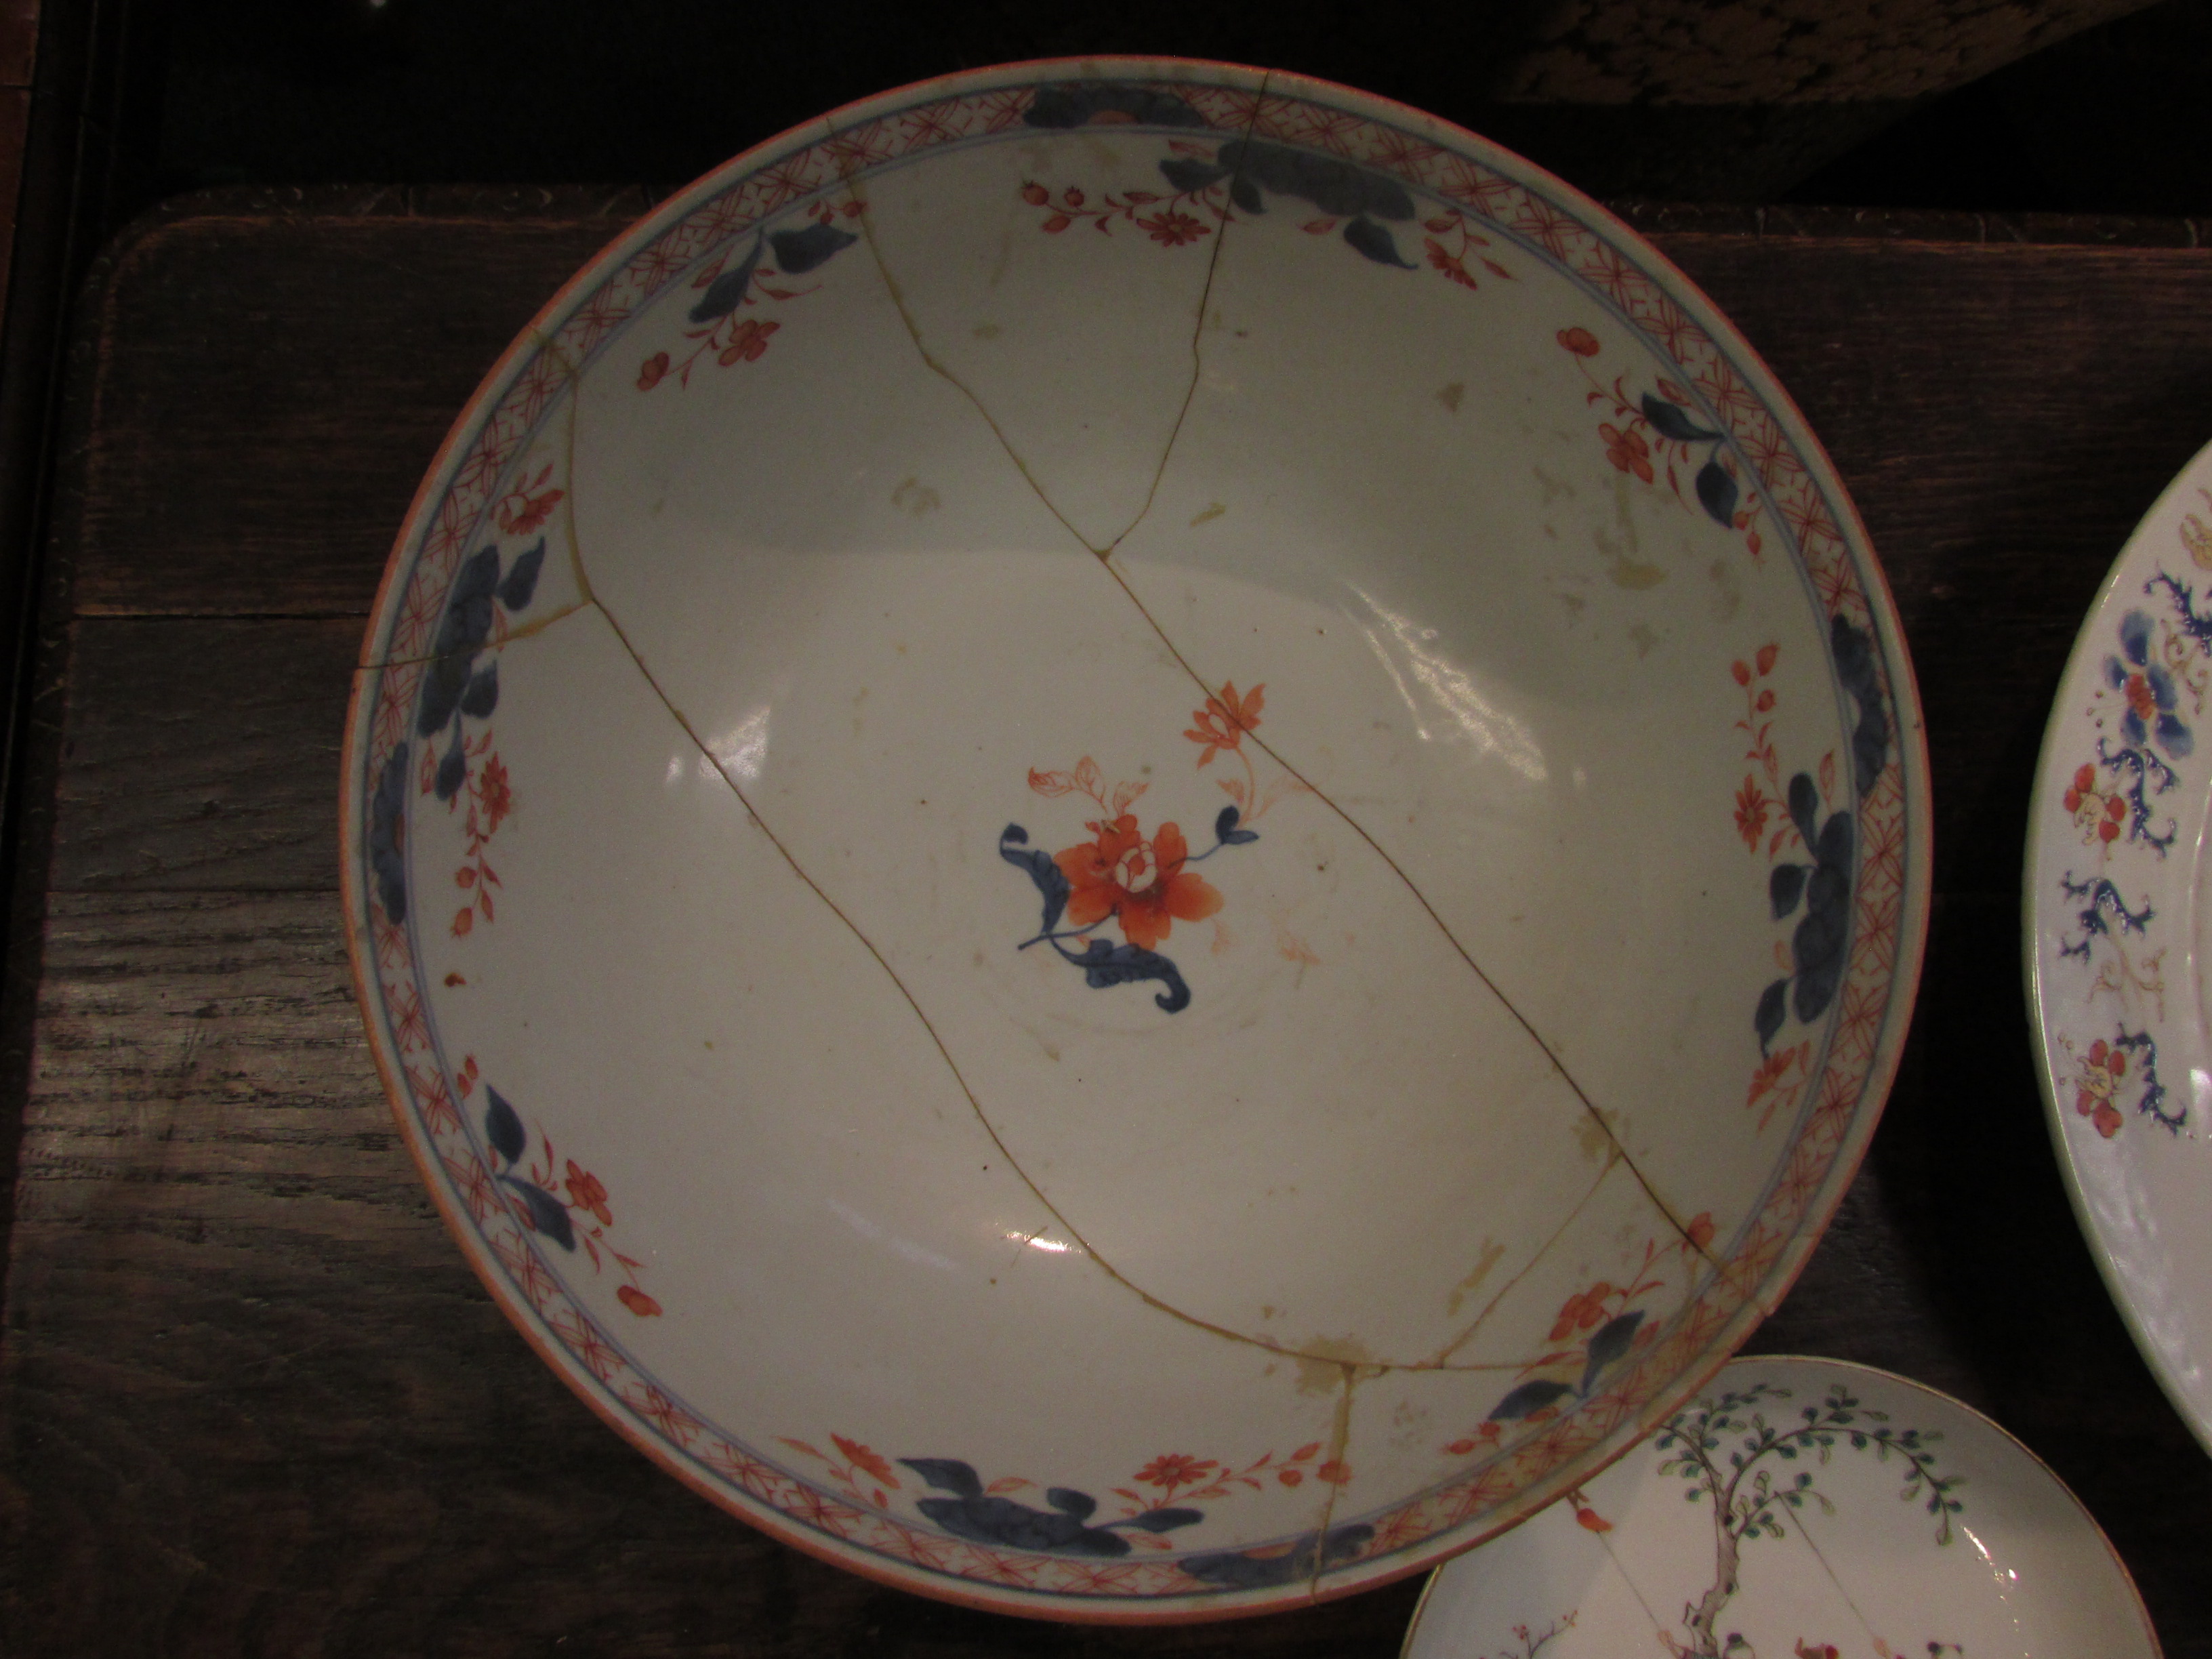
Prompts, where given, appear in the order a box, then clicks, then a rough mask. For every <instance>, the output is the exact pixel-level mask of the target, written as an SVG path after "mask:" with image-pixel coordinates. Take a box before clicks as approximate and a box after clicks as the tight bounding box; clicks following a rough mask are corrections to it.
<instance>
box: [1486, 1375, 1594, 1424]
mask: <svg viewBox="0 0 2212 1659" xmlns="http://www.w3.org/2000/svg"><path fill="white" fill-rule="evenodd" d="M1573 1393H1574V1390H1573V1389H1571V1388H1569V1387H1568V1386H1567V1385H1566V1384H1565V1383H1559V1382H1555V1381H1553V1379H1552V1378H1550V1377H1545V1376H1539V1377H1535V1378H1534V1379H1532V1380H1530V1381H1529V1382H1527V1383H1522V1384H1521V1385H1520V1386H1519V1387H1518V1388H1516V1389H1512V1390H1510V1392H1509V1393H1508V1394H1507V1395H1506V1396H1505V1398H1504V1399H1503V1400H1501V1401H1498V1403H1497V1404H1496V1405H1495V1406H1492V1407H1491V1408H1490V1420H1491V1421H1492V1422H1493V1423H1512V1422H1516V1421H1518V1420H1519V1419H1522V1418H1524V1417H1526V1416H1528V1413H1531V1412H1540V1411H1541V1410H1543V1409H1544V1407H1547V1406H1556V1405H1558V1404H1559V1401H1562V1400H1565V1399H1566V1398H1567V1397H1568V1396H1569V1395H1571V1394H1573Z"/></svg>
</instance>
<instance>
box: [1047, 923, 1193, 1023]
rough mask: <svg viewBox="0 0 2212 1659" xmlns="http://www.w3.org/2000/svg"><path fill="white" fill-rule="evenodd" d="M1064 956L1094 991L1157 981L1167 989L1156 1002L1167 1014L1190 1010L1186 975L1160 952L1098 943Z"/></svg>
mask: <svg viewBox="0 0 2212 1659" xmlns="http://www.w3.org/2000/svg"><path fill="white" fill-rule="evenodd" d="M1060 954H1061V955H1063V956H1065V957H1067V959H1068V960H1069V961H1070V962H1072V963H1074V964H1075V965H1076V966H1077V967H1079V968H1080V969H1083V981H1084V983H1085V984H1086V985H1088V986H1089V987H1091V989H1092V990H1094V991H1103V990H1107V989H1109V988H1111V987H1114V986H1116V985H1133V984H1135V983H1137V982H1138V981H1140V980H1148V979H1156V980H1158V981H1160V983H1161V984H1163V985H1164V986H1166V987H1167V989H1166V990H1164V991H1162V992H1160V993H1159V994H1158V995H1156V996H1155V997H1153V999H1152V1000H1153V1001H1154V1002H1155V1003H1157V1004H1158V1006H1159V1007H1160V1009H1161V1011H1162V1012H1165V1013H1170V1014H1179V1013H1181V1012H1182V1011H1183V1010H1184V1009H1186V1008H1188V1007H1189V1006H1190V987H1189V986H1188V985H1186V984H1184V983H1183V977H1182V971H1181V970H1180V969H1177V968H1176V965H1175V963H1172V962H1170V961H1169V960H1168V959H1167V958H1166V957H1164V956H1162V955H1161V954H1160V953H1159V952H1158V951H1147V950H1145V949H1143V948H1141V947H1140V946H1138V945H1128V944H1121V945H1109V944H1108V943H1107V942H1106V941H1105V940H1104V939H1092V940H1091V941H1090V943H1089V944H1087V945H1085V946H1084V948H1083V949H1082V950H1081V951H1062V952H1061V953H1060Z"/></svg>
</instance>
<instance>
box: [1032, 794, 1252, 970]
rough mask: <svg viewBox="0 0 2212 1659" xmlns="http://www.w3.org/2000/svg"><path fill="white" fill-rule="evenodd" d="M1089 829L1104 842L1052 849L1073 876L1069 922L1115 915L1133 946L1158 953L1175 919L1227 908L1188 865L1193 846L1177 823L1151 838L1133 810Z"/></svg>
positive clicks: (1088, 923)
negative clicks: (1142, 831) (1140, 831)
mask: <svg viewBox="0 0 2212 1659" xmlns="http://www.w3.org/2000/svg"><path fill="white" fill-rule="evenodd" d="M1085 827H1086V828H1088V829H1090V830H1091V833H1092V834H1093V835H1094V836H1097V840H1095V841H1091V842H1084V843H1082V844H1081V845H1079V846H1075V847H1071V848H1067V849H1066V851H1064V852H1060V853H1056V854H1054V855H1053V862H1054V863H1055V864H1057V865H1058V866H1060V873H1061V874H1062V875H1064V876H1066V878H1067V884H1068V888H1069V892H1068V896H1067V920H1068V921H1069V922H1070V923H1071V924H1073V926H1074V927H1079V928H1080V927H1096V926H1097V924H1098V923H1100V922H1102V921H1105V920H1106V918H1107V917H1109V916H1115V917H1118V918H1119V919H1120V921H1121V932H1122V933H1123V935H1124V936H1126V937H1127V939H1128V941H1129V943H1130V944H1132V945H1135V946H1136V947H1137V948H1138V949H1139V950H1140V951H1151V950H1155V949H1157V948H1158V945H1159V943H1160V941H1161V940H1162V939H1165V938H1167V936H1168V935H1169V933H1170V932H1172V931H1173V930H1174V927H1175V924H1176V922H1178V921H1203V920H1204V919H1205V918H1206V917H1207V916H1210V915H1212V914H1213V913H1214V912H1215V911H1217V910H1218V909H1219V908H1221V895H1220V894H1219V893H1218V892H1217V891H1216V890H1214V888H1213V886H1212V884H1211V883H1209V882H1208V881H1206V879H1205V878H1203V877H1201V876H1197V875H1194V874H1192V873H1191V872H1188V870H1185V869H1184V868H1183V865H1184V863H1185V861H1186V860H1188V858H1189V856H1190V847H1189V844H1188V842H1185V841H1184V840H1183V837H1182V830H1181V829H1178V828H1177V827H1176V825H1174V824H1172V823H1164V824H1162V825H1161V826H1160V827H1159V829H1158V832H1157V833H1156V834H1155V835H1154V836H1152V840H1150V841H1149V842H1148V841H1146V840H1145V838H1144V837H1143V836H1140V835H1139V834H1138V832H1137V819H1136V815H1135V814H1134V813H1132V812H1124V813H1122V814H1121V817H1117V818H1115V819H1112V820H1111V821H1110V822H1097V821H1094V822H1092V823H1090V824H1088V825H1086V826H1085Z"/></svg>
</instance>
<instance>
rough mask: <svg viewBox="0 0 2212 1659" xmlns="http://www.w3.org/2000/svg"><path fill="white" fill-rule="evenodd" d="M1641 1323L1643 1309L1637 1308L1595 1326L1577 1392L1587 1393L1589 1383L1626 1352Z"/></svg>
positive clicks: (1594, 1380)
mask: <svg viewBox="0 0 2212 1659" xmlns="http://www.w3.org/2000/svg"><path fill="white" fill-rule="evenodd" d="M1643 1323H1644V1310H1642V1309H1640V1308H1639V1309H1637V1310H1635V1311H1633V1312H1632V1313H1625V1314H1620V1315H1616V1316H1614V1317H1613V1318H1611V1319H1608V1320H1607V1321H1606V1322H1605V1323H1604V1324H1602V1325H1601V1326H1599V1327H1598V1328H1597V1330H1596V1331H1595V1334H1592V1336H1591V1337H1590V1340H1589V1348H1588V1349H1587V1350H1586V1351H1585V1352H1587V1353H1588V1355H1589V1358H1588V1359H1587V1360H1586V1361H1585V1363H1584V1364H1583V1381H1582V1386H1581V1387H1580V1388H1579V1389H1577V1390H1576V1392H1577V1393H1578V1394H1583V1395H1587V1394H1589V1391H1590V1386H1591V1384H1593V1383H1595V1382H1596V1381H1597V1379H1598V1378H1599V1376H1601V1375H1602V1374H1603V1373H1604V1371H1605V1370H1606V1368H1607V1366H1609V1365H1612V1364H1615V1363H1616V1362H1617V1361H1619V1360H1620V1358H1622V1357H1623V1356H1624V1355H1626V1353H1627V1352H1628V1350H1629V1346H1630V1345H1631V1344H1632V1343H1633V1342H1634V1341H1635V1340H1636V1332H1637V1329H1638V1327H1639V1326H1641V1325H1642V1324H1643Z"/></svg>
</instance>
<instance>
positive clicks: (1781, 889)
mask: <svg viewBox="0 0 2212 1659" xmlns="http://www.w3.org/2000/svg"><path fill="white" fill-rule="evenodd" d="M1805 874H1806V866H1804V865H1802V864H1778V865H1776V866H1774V872H1773V874H1771V875H1770V876H1769V877H1767V878H1766V900H1767V905H1768V908H1771V910H1772V911H1773V912H1774V919H1775V921H1781V920H1782V918H1783V917H1784V916H1786V915H1789V914H1790V912H1791V911H1792V910H1795V909H1796V908H1797V901H1798V900H1799V899H1800V898H1801V897H1802V896H1804V892H1805Z"/></svg>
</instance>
